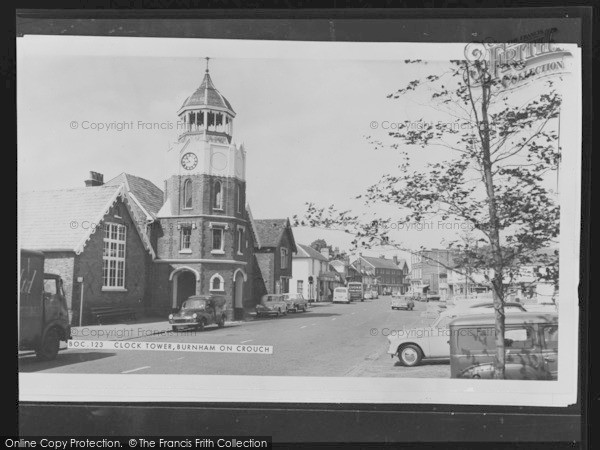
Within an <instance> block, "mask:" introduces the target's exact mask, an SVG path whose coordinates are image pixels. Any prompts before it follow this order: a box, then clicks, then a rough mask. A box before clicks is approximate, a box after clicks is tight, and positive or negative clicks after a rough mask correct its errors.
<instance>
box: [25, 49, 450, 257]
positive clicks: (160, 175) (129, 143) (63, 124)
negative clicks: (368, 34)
mask: <svg viewBox="0 0 600 450" xmlns="http://www.w3.org/2000/svg"><path fill="white" fill-rule="evenodd" d="M87 39H89V38H87ZM123 39H126V40H123ZM123 39H121V40H120V41H118V42H116V41H108V40H107V38H105V39H101V38H99V39H95V40H92V41H89V40H86V39H84V38H79V39H78V38H71V39H69V40H61V41H59V42H58V43H56V42H55V41H54V40H48V39H37V40H33V41H31V40H29V41H23V38H21V40H20V42H19V43H18V72H17V81H18V90H17V111H18V175H19V179H18V183H19V190H26V191H30V190H47V189H62V188H72V187H82V186H84V180H85V179H86V178H87V177H88V172H89V171H92V170H93V171H96V172H100V173H103V174H104V179H105V180H109V179H111V178H113V177H115V176H117V175H119V174H120V173H122V172H127V173H130V174H133V175H137V176H140V177H144V178H147V179H149V180H151V181H152V182H154V183H155V184H156V185H157V186H158V187H160V188H161V189H162V188H163V181H164V179H166V178H167V176H168V175H169V174H166V173H164V169H163V167H164V165H163V161H164V158H165V155H166V151H167V149H168V148H169V146H170V143H171V142H174V141H175V140H176V139H177V130H176V128H175V126H176V125H175V123H176V120H177V116H176V113H177V110H178V109H179V107H180V106H181V104H182V103H183V101H184V100H185V99H186V98H187V97H188V96H189V95H191V94H192V93H193V92H194V91H195V89H196V88H197V87H198V86H199V85H200V83H201V81H202V78H203V76H204V69H205V64H206V63H205V61H204V57H206V56H208V57H210V58H211V60H210V73H211V77H212V80H213V82H214V84H215V86H216V88H217V89H218V90H219V91H220V93H221V94H222V95H224V96H225V97H226V98H227V99H228V100H229V102H230V103H231V104H232V106H233V109H234V110H235V112H236V114H237V116H236V118H235V120H234V136H233V139H234V141H235V142H236V143H238V144H240V143H243V144H244V146H245V148H246V151H247V169H246V180H247V199H248V202H249V204H250V206H251V209H252V213H253V216H254V217H255V218H282V217H289V218H290V219H291V218H292V217H293V216H294V215H296V214H297V215H300V216H301V215H302V213H303V212H304V211H305V203H306V202H314V203H316V204H317V205H320V206H329V205H330V204H334V205H335V206H336V207H338V208H340V209H351V210H352V211H357V212H366V209H364V207H363V206H362V204H361V203H360V202H358V201H357V200H354V197H356V196H357V195H359V194H361V193H364V191H365V189H366V188H367V187H368V186H370V185H372V184H374V183H376V182H377V181H378V180H379V179H380V177H381V176H382V175H383V174H384V173H393V171H394V170H397V166H398V165H399V164H400V163H401V162H402V157H401V155H400V154H399V153H398V152H395V151H393V150H377V149H374V147H373V146H372V145H371V144H369V142H368V139H367V137H368V136H371V137H375V138H379V139H384V140H385V139H386V138H387V132H388V130H385V129H383V128H384V127H389V126H392V125H391V124H393V123H395V122H403V121H405V120H418V119H420V118H424V120H440V119H444V118H443V117H442V116H440V114H439V112H436V111H434V110H432V109H431V108H429V107H427V106H425V105H423V104H422V103H421V102H419V101H418V99H417V101H414V100H410V99H408V100H407V99H403V100H390V99H388V98H386V96H387V95H388V94H390V93H392V92H394V91H395V90H397V89H399V88H400V87H403V86H404V85H405V84H406V83H408V82H409V81H411V80H413V79H416V78H422V76H423V75H424V74H425V75H427V74H429V73H432V72H433V73H437V72H439V71H443V70H444V68H446V67H448V63H447V61H446V59H450V57H451V55H450V54H449V53H447V52H446V53H445V52H440V51H439V49H437V50H436V51H434V52H432V49H431V46H428V49H427V51H429V52H430V54H431V55H440V56H441V55H443V59H442V58H439V57H435V56H434V57H431V56H430V57H429V58H428V59H427V61H428V63H427V64H426V65H422V64H405V63H404V62H403V60H404V59H407V58H410V57H415V56H417V57H418V56H419V55H420V54H419V53H418V52H417V53H415V48H414V47H415V46H418V44H412V45H411V46H409V47H407V46H403V47H390V46H389V44H379V45H377V44H374V45H375V46H374V47H364V48H363V47H360V46H359V47H356V46H354V47H349V46H347V45H343V46H338V47H335V46H325V50H323V48H324V47H323V46H321V47H314V45H313V46H311V45H308V46H298V43H289V44H287V45H286V43H278V44H277V45H274V46H271V47H268V48H266V50H265V47H264V46H263V47H261V45H260V44H257V45H254V46H252V45H248V44H251V43H248V42H245V43H244V45H233V44H234V43H232V42H227V41H210V42H202V40H195V41H194V43H192V44H190V43H189V42H186V41H189V40H181V41H180V40H174V39H171V40H165V39H161V40H157V41H153V42H151V40H147V39H146V40H145V41H144V40H143V39H138V38H123ZM107 41H108V42H110V44H109V43H108V42H107ZM140 41H144V42H140ZM330 44H331V43H330ZM124 48H125V49H126V51H125V50H123V49H124ZM184 48H185V51H184V50H182V49H184ZM315 48H316V49H317V50H318V51H316V50H315ZM65 49H66V50H65ZM457 49H458V50H459V51H460V49H461V48H460V46H459V47H457V48H455V49H454V50H457ZM421 53H422V52H421ZM423 102H424V100H423ZM124 124H127V125H124ZM132 124H133V125H132ZM94 127H95V128H96V129H92V128H94ZM99 127H104V129H103V130H99V129H97V128H99ZM119 127H121V128H123V127H126V128H125V129H121V131H119V129H120V128H119ZM85 128H87V129H85ZM448 152H449V151H448V150H445V149H442V150H439V149H438V150H433V149H427V151H423V150H420V153H419V151H417V152H415V158H414V161H415V162H416V164H417V165H419V164H425V163H426V162H427V161H435V160H439V159H443V158H446V157H452V156H453V155H448V154H447V153H448ZM376 212H377V213H378V214H380V216H381V215H382V214H383V217H391V218H392V219H394V217H395V216H394V214H396V213H398V212H395V211H394V210H390V209H381V210H377V211H376ZM400 218H401V215H400V214H399V213H398V219H400ZM294 234H295V237H296V240H297V241H298V242H299V243H303V244H310V242H312V241H313V240H315V239H317V238H324V239H325V240H326V241H327V242H328V243H330V244H333V245H334V246H339V247H340V248H342V249H346V248H348V247H349V242H350V241H351V239H352V238H351V237H350V236H349V235H345V234H343V233H340V232H337V231H332V230H322V229H308V228H295V229H294ZM456 234H457V231H456V230H444V229H441V228H440V227H439V226H437V225H436V224H434V225H433V226H432V227H431V229H422V230H417V229H413V230H410V231H409V230H402V232H398V233H397V238H398V240H400V241H402V242H403V244H404V245H405V246H406V247H408V248H413V249H417V248H419V247H420V246H425V247H440V246H442V245H443V241H444V240H448V239H452V238H453V237H455V236H456ZM364 254H371V255H379V254H386V255H388V256H392V255H394V254H398V255H399V256H400V257H403V258H406V259H408V260H409V261H410V256H409V254H407V253H403V252H399V251H383V250H380V249H376V250H372V251H365V252H364Z"/></svg>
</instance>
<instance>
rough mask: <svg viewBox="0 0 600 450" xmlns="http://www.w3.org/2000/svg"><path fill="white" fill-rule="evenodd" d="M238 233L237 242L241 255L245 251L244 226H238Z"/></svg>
mask: <svg viewBox="0 0 600 450" xmlns="http://www.w3.org/2000/svg"><path fill="white" fill-rule="evenodd" d="M237 235H238V239H237V244H238V246H237V247H238V250H237V251H238V254H239V255H241V254H242V253H243V248H244V247H243V246H242V245H243V242H244V229H243V228H238V230H237Z"/></svg>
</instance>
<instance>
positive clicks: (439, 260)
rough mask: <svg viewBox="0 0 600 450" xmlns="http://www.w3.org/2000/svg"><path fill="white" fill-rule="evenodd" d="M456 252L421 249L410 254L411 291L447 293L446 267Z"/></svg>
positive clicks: (449, 265) (450, 263)
mask: <svg viewBox="0 0 600 450" xmlns="http://www.w3.org/2000/svg"><path fill="white" fill-rule="evenodd" d="M456 255H457V252H456V251H454V250H448V249H436V248H434V249H431V250H421V251H419V252H417V253H414V254H413V255H412V256H411V276H410V283H411V291H412V292H413V293H415V294H427V293H431V294H437V295H441V296H442V297H444V298H445V296H446V295H447V294H448V269H447V268H448V267H452V266H453V261H454V258H455V257H456Z"/></svg>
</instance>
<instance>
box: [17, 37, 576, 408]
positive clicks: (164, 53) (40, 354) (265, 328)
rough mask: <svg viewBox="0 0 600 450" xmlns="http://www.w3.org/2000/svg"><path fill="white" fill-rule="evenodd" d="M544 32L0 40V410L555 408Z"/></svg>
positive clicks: (552, 52) (569, 345)
mask: <svg viewBox="0 0 600 450" xmlns="http://www.w3.org/2000/svg"><path fill="white" fill-rule="evenodd" d="M555 31H556V30H555V29H552V28H546V29H540V30H537V31H536V32H535V33H529V34H527V35H524V36H519V35H515V36H514V38H513V39H512V40H511V41H510V42H508V43H507V42H497V40H496V39H494V36H476V37H473V40H472V42H468V41H465V42H455V43H415V42H410V43H408V42H407V43H403V42H381V43H378V42H308V41H259V40H225V39H223V40H220V39H185V38H178V39H164V38H139V37H110V36H49V35H48V36H44V35H37V36H35V35H27V36H23V37H20V38H18V39H17V62H18V71H17V144H18V252H19V254H18V255H17V259H18V270H19V298H18V304H19V307H18V312H19V316H18V328H19V329H18V332H19V353H18V370H19V397H20V399H21V400H23V401H52V402H72V401H107V402H113V401H126V402H175V403H177V402H250V403H252V402H275V403H276V402H297V403H327V402H330V403H332V402H335V403H371V404H372V403H398V404H401V403H411V404H417V403H425V404H427V403H436V404H464V405H478V404H487V405H489V404H492V405H507V406H512V405H515V406H568V405H571V404H573V403H575V402H576V401H577V387H578V386H577V376H578V375H577V374H578V364H579V363H578V354H579V347H578V336H579V312H580V311H579V300H578V292H577V289H578V284H579V248H580V217H581V209H580V208H581V204H580V202H581V184H580V183H581V181H580V180H581V122H582V117H581V95H582V94H581V48H580V47H578V46H577V45H575V44H563V43H561V42H560V41H557V40H555V39H554V38H553V36H552V35H553V33H554V32H555ZM559 327H560V334H559V332H558V330H559ZM559 336H560V337H559Z"/></svg>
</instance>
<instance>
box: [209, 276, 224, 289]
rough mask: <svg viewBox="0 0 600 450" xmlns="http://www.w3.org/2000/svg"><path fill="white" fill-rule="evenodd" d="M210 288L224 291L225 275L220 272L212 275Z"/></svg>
mask: <svg viewBox="0 0 600 450" xmlns="http://www.w3.org/2000/svg"><path fill="white" fill-rule="evenodd" d="M209 285H210V288H209V289H210V290H211V291H223V290H225V283H224V280H223V277H222V276H221V275H219V274H218V273H215V274H214V275H213V276H212V277H210V284H209Z"/></svg>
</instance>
